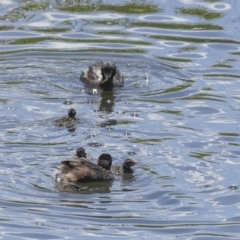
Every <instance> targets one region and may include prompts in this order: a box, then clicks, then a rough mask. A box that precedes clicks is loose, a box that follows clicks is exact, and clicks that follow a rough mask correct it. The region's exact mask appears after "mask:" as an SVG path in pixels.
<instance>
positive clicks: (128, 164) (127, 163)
mask: <svg viewBox="0 0 240 240" xmlns="http://www.w3.org/2000/svg"><path fill="white" fill-rule="evenodd" d="M135 164H137V163H136V162H135V161H133V160H132V159H130V158H127V159H125V160H124V162H123V164H122V166H112V167H111V172H112V173H113V174H114V175H123V174H125V173H133V172H134V171H133V169H132V166H134V165H135Z"/></svg>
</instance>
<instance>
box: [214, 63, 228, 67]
mask: <svg viewBox="0 0 240 240" xmlns="http://www.w3.org/2000/svg"><path fill="white" fill-rule="evenodd" d="M212 67H213V68H232V66H230V65H227V64H223V63H218V64H215V65H212Z"/></svg>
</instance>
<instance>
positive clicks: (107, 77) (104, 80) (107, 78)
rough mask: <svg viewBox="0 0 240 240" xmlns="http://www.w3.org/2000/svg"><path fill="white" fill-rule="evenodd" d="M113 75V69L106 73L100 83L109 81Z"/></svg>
mask: <svg viewBox="0 0 240 240" xmlns="http://www.w3.org/2000/svg"><path fill="white" fill-rule="evenodd" d="M111 75H112V71H111V72H110V73H108V74H104V76H105V78H104V79H103V80H102V81H101V82H100V85H101V84H104V83H105V82H107V81H108V80H109V78H110V77H111Z"/></svg>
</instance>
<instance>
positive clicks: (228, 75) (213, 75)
mask: <svg viewBox="0 0 240 240" xmlns="http://www.w3.org/2000/svg"><path fill="white" fill-rule="evenodd" d="M204 77H225V78H235V79H239V78H240V76H239V75H233V74H204Z"/></svg>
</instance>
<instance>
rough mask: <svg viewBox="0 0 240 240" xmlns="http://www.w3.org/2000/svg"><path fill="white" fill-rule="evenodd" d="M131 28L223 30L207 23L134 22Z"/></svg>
mask: <svg viewBox="0 0 240 240" xmlns="http://www.w3.org/2000/svg"><path fill="white" fill-rule="evenodd" d="M131 25H132V26H138V27H152V28H167V29H184V30H223V27H221V26H218V25H213V24H209V23H205V24H204V23H199V24H190V23H188V24H183V23H163V22H134V23H131Z"/></svg>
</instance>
